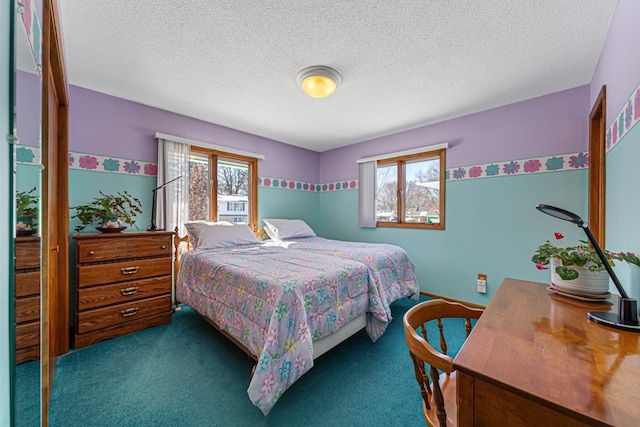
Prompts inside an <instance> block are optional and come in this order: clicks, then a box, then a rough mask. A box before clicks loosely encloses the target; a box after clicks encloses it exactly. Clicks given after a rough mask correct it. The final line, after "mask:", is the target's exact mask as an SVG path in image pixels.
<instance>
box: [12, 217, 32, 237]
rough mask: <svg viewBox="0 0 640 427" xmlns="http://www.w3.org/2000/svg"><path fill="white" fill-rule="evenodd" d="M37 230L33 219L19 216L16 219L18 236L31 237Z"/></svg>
mask: <svg viewBox="0 0 640 427" xmlns="http://www.w3.org/2000/svg"><path fill="white" fill-rule="evenodd" d="M35 232H36V229H35V227H34V225H33V218H31V217H29V216H19V217H17V218H16V235H17V236H31V235H32V234H35Z"/></svg>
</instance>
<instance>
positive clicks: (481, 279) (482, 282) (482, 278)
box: [477, 273, 487, 294]
mask: <svg viewBox="0 0 640 427" xmlns="http://www.w3.org/2000/svg"><path fill="white" fill-rule="evenodd" d="M477 285H478V292H480V293H481V294H486V293H487V275H486V274H482V273H478V281H477Z"/></svg>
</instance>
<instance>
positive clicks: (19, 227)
mask: <svg viewBox="0 0 640 427" xmlns="http://www.w3.org/2000/svg"><path fill="white" fill-rule="evenodd" d="M14 1H15V3H14V14H13V15H14V16H13V19H14V25H13V30H14V40H15V46H14V58H15V69H14V74H13V88H12V89H13V135H14V137H16V138H17V139H16V140H14V145H13V150H14V151H13V152H14V161H13V174H14V176H13V179H14V195H15V197H14V208H15V210H14V212H15V218H14V219H15V221H14V222H15V226H14V236H15V239H14V254H15V275H14V281H13V286H12V287H10V291H11V299H12V300H14V301H15V305H14V308H15V310H14V319H13V325H14V326H15V328H14V349H15V359H14V360H15V365H14V366H13V369H14V376H13V378H15V381H14V392H13V397H14V399H13V410H14V422H15V426H34V425H39V424H40V421H39V419H40V362H39V360H40V335H41V334H40V289H41V284H40V283H41V280H40V277H41V275H40V252H41V249H40V248H41V244H40V229H39V223H40V218H39V216H40V215H39V212H40V209H39V206H40V203H39V202H40V200H41V197H40V189H41V186H40V183H41V168H40V164H41V161H40V145H41V141H40V140H41V129H40V123H41V112H42V105H41V104H42V92H41V91H42V81H41V76H40V74H41V34H42V30H41V28H42V27H41V22H42V19H41V16H42V0H14Z"/></svg>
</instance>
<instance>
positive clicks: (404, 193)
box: [376, 150, 445, 229]
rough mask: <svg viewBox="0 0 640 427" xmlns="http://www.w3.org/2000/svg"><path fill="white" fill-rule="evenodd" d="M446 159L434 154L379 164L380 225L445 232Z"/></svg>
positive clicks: (377, 213) (436, 151)
mask: <svg viewBox="0 0 640 427" xmlns="http://www.w3.org/2000/svg"><path fill="white" fill-rule="evenodd" d="M444 159H445V151H444V150H435V151H431V152H424V153H419V154H412V155H409V156H402V157H395V158H391V159H384V160H380V161H378V165H377V175H376V183H377V190H376V221H377V225H378V226H382V227H406V228H433V229H444V169H445V167H444V164H445V163H444Z"/></svg>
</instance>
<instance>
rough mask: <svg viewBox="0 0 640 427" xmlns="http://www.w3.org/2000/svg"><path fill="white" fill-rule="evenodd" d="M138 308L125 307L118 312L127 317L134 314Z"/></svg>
mask: <svg viewBox="0 0 640 427" xmlns="http://www.w3.org/2000/svg"><path fill="white" fill-rule="evenodd" d="M138 310H140V307H135V308H127V309H126V310H122V311H121V312H120V314H121V315H122V317H129V316H133V315H134V314H136V313H137V312H138Z"/></svg>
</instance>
